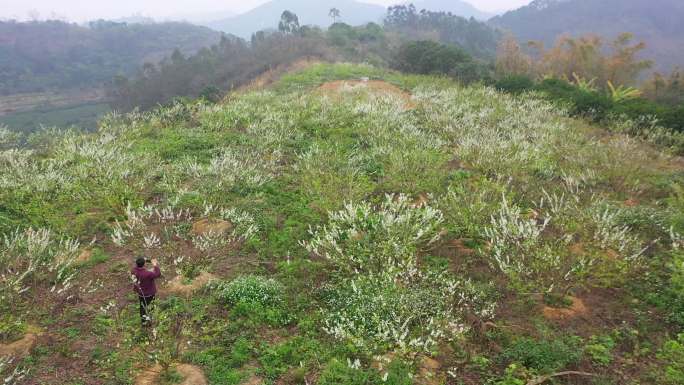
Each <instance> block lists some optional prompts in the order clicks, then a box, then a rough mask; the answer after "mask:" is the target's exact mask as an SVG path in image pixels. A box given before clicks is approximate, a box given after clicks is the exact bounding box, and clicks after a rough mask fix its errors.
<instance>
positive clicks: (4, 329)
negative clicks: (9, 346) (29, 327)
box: [0, 314, 26, 342]
mask: <svg viewBox="0 0 684 385" xmlns="http://www.w3.org/2000/svg"><path fill="white" fill-rule="evenodd" d="M24 333H26V324H25V323H24V322H22V321H21V320H20V319H18V318H16V317H15V316H14V315H12V314H3V315H2V316H0V341H1V342H13V341H16V340H18V339H19V338H21V337H22V336H23V335H24Z"/></svg>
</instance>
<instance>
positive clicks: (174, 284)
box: [160, 272, 217, 297]
mask: <svg viewBox="0 0 684 385" xmlns="http://www.w3.org/2000/svg"><path fill="white" fill-rule="evenodd" d="M215 279H217V277H216V276H215V275H213V274H211V273H207V272H202V273H200V275H198V276H197V277H195V278H194V279H193V280H192V281H191V282H190V283H187V284H186V283H185V282H184V278H183V276H180V275H178V276H176V277H175V278H173V279H172V280H170V281H169V282H168V283H167V284H166V285H164V287H163V288H162V289H161V290H160V291H161V293H162V294H167V295H168V294H174V295H180V296H186V297H187V296H189V295H191V294H192V293H193V292H195V291H196V290H199V289H201V288H203V287H204V286H205V285H206V284H207V283H209V282H210V281H212V280H215Z"/></svg>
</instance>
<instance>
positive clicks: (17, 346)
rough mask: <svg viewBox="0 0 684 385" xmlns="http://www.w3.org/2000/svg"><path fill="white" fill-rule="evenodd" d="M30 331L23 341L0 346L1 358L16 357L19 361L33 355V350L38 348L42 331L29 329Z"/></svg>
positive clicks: (33, 328)
mask: <svg viewBox="0 0 684 385" xmlns="http://www.w3.org/2000/svg"><path fill="white" fill-rule="evenodd" d="M28 329H29V331H28V333H26V334H25V335H24V336H23V337H22V338H21V339H19V340H16V341H14V342H10V343H7V344H0V357H14V358H17V359H20V358H23V357H26V356H27V355H29V353H31V349H33V347H34V346H36V342H37V341H38V337H39V336H40V330H39V329H37V328H35V327H29V328H28Z"/></svg>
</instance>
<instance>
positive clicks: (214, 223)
mask: <svg viewBox="0 0 684 385" xmlns="http://www.w3.org/2000/svg"><path fill="white" fill-rule="evenodd" d="M233 227H234V226H233V224H232V223H230V222H228V221H224V220H221V219H200V220H199V221H197V222H195V223H193V224H192V233H193V234H194V235H205V234H210V233H211V234H217V235H223V234H226V233H228V232H229V231H231V230H232V229H233Z"/></svg>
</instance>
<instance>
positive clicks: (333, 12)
mask: <svg viewBox="0 0 684 385" xmlns="http://www.w3.org/2000/svg"><path fill="white" fill-rule="evenodd" d="M341 15H342V14H341V12H340V10H339V9H337V8H330V12H328V16H330V18H332V19H333V24H335V23H337V18H339V17H340V16H341Z"/></svg>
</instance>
